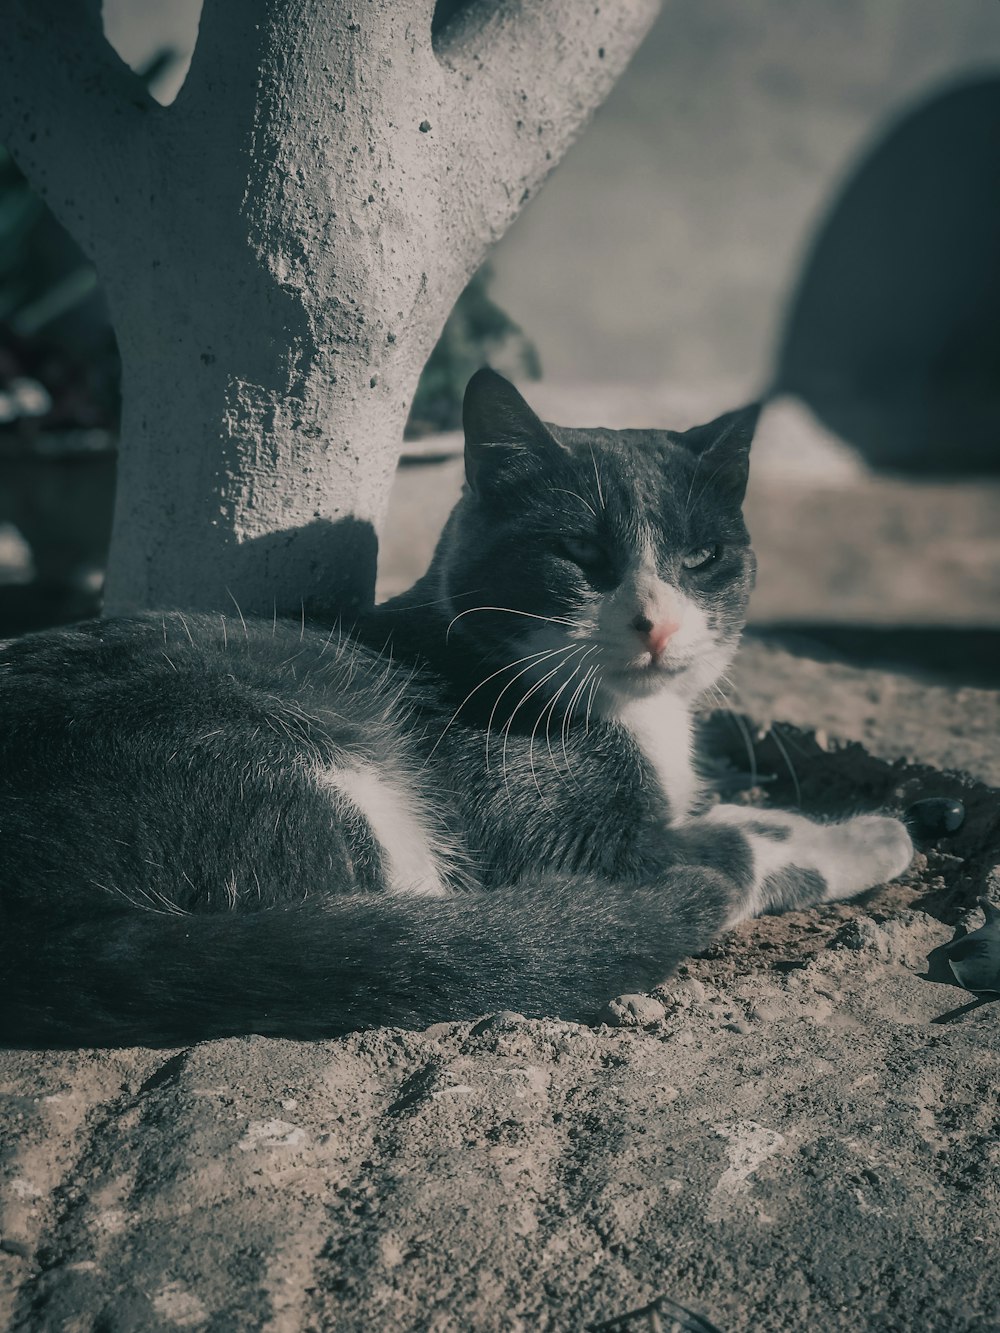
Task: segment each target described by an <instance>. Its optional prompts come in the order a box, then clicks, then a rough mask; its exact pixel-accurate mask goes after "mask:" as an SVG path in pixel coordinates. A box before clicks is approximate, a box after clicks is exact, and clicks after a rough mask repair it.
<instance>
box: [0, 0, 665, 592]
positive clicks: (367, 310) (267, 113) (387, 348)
mask: <svg viewBox="0 0 1000 1333" xmlns="http://www.w3.org/2000/svg"><path fill="white" fill-rule="evenodd" d="M658 7H659V0H588V2H587V3H584V0H466V3H461V2H460V0H450V3H446V0H438V4H437V6H435V4H434V0H205V4H204V9H203V13H202V18H201V26H200V30H199V35H198V43H197V47H196V50H195V54H194V59H193V62H192V65H191V70H190V73H189V75H188V77H187V80H186V82H185V84H184V86H183V88H182V90H181V92H180V95H179V96H178V98H177V100H176V101H175V102H174V103H173V104H172V105H171V106H169V107H161V106H160V105H159V104H158V103H156V102H155V101H154V100H153V99H152V98H151V97H150V96H149V95H148V94H147V92H146V91H145V88H144V87H143V85H142V83H141V81H140V80H139V79H138V78H137V77H136V76H135V75H133V74H132V73H131V71H130V70H129V69H128V68H127V67H126V66H125V65H124V64H123V63H122V62H121V61H120V60H119V59H118V58H117V56H116V55H115V53H114V52H113V50H112V49H111V47H110V46H109V45H108V43H107V42H106V40H105V38H104V36H103V31H102V26H101V14H100V8H101V6H100V0H8V4H7V6H6V9H5V13H4V26H3V41H2V43H0V140H2V141H3V142H4V143H5V144H6V145H7V147H8V148H9V149H10V151H11V152H12V153H13V155H14V156H15V158H16V159H17V161H18V162H19V164H20V166H21V168H22V170H24V172H25V173H26V174H27V176H28V177H29V179H30V180H31V181H32V182H33V183H34V184H35V185H36V187H37V188H38V189H39V190H40V191H41V192H42V193H43V194H44V196H45V198H46V200H47V201H48V203H49V205H50V206H51V208H52V209H53V210H54V212H55V214H56V216H57V217H58V218H59V219H60V221H61V222H62V223H63V224H64V225H65V226H66V227H67V229H68V230H69V231H70V232H71V233H72V234H73V235H74V236H75V237H76V239H77V240H78V241H79V242H80V243H81V245H82V246H83V247H84V249H85V250H86V251H87V252H88V253H89V254H90V256H91V258H92V259H93V261H94V262H95V264H96V266H97V269H98V272H99V275H100V277H101V279H102V281H103V283H104V286H105V290H106V293H107V296H108V300H109V304H110V308H111V312H112V317H113V319H114V322H115V327H116V332H117V336H118V340H119V346H120V351H121V357H122V366H123V423H122V453H121V461H120V466H119V479H118V493H117V500H116V515H115V526H114V535H113V540H112V550H111V559H110V568H109V574H108V585H107V597H106V609H108V610H111V611H116V612H117V611H122V610H129V609H135V608H142V607H153V606H156V607H169V606H191V607H202V608H224V607H229V608H231V606H232V602H231V600H230V599H231V598H235V599H236V600H237V601H238V603H239V604H240V606H241V607H242V608H244V609H252V610H255V611H260V612H266V613H267V614H270V612H271V610H272V607H276V608H277V610H278V612H279V613H280V612H287V613H292V614H296V615H297V614H298V613H299V610H300V607H302V606H303V605H304V606H305V607H306V608H307V609H313V610H318V609H320V608H329V607H331V606H333V605H351V604H354V605H359V604H363V603H365V602H366V601H367V600H369V599H370V597H371V595H372V590H373V586H374V564H375V552H376V549H377V542H376V538H375V533H376V531H377V528H378V525H379V522H380V520H381V518H382V515H383V513H384V507H385V503H386V499H387V494H388V489H389V485H390V482H391V477H392V472H393V468H394V465H395V462H396V459H397V456H398V451H399V445H400V441H401V439H402V430H403V425H404V422H405V419H406V415H407V411H408V408H409V405H410V402H411V400H412V397H413V393H414V390H415V387H416V384H417V380H418V377H419V374H420V370H421V367H422V366H423V364H424V362H425V360H426V358H427V356H428V354H429V353H430V351H431V348H432V347H433V345H434V342H435V340H436V339H437V337H438V335H439V334H440V332H441V329H442V327H443V325H444V322H445V320H446V318H447V315H448V313H449V311H450V309H451V307H452V305H453V304H454V302H455V300H456V299H457V297H458V295H459V293H460V292H461V290H462V288H463V287H464V285H465V283H466V282H467V280H468V279H469V277H470V276H471V274H472V273H473V272H474V271H475V270H476V268H477V267H478V266H479V264H480V263H481V261H482V260H483V258H484V256H485V254H486V252H487V250H488V248H489V246H490V245H491V244H492V243H493V242H494V241H496V240H497V239H498V238H499V237H500V236H501V235H502V233H503V232H504V230H505V229H506V228H507V227H508V225H509V224H510V223H511V222H512V221H513V219H514V217H515V216H516V215H517V213H518V211H519V210H520V209H521V207H522V206H523V205H524V204H525V202H526V201H527V200H528V199H529V198H530V197H531V196H532V194H533V193H534V192H535V190H536V189H537V188H538V186H539V185H540V184H541V182H542V180H543V179H544V178H545V176H546V175H547V174H548V172H549V171H550V170H551V168H552V167H553V166H554V165H555V163H556V161H557V160H558V159H559V158H560V156H561V155H562V154H563V152H564V151H565V150H566V148H567V147H568V146H569V144H570V143H571V141H572V140H573V138H574V136H575V134H576V133H577V132H578V130H579V129H580V128H581V126H582V125H583V124H584V122H585V121H586V119H587V117H588V115H589V113H590V112H591V111H592V110H593V109H594V107H595V106H597V105H598V103H600V101H601V100H602V99H603V98H604V96H605V95H606V94H607V92H608V91H609V90H610V88H611V86H612V84H613V83H614V81H615V79H616V77H617V76H618V75H619V74H620V73H621V71H622V70H623V68H624V67H625V65H626V63H627V61H628V60H629V58H630V56H631V55H632V53H633V51H634V50H635V49H636V47H637V46H638V44H639V42H640V41H641V40H642V38H643V36H644V35H645V33H646V31H647V29H648V28H649V26H650V24H651V22H652V20H653V19H654V17H655V15H656V12H657V9H658Z"/></svg>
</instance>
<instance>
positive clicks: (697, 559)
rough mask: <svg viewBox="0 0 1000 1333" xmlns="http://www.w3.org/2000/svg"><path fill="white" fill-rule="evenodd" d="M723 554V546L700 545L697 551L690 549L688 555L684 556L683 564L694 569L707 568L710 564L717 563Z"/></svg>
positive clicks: (686, 567) (689, 568) (682, 558)
mask: <svg viewBox="0 0 1000 1333" xmlns="http://www.w3.org/2000/svg"><path fill="white" fill-rule="evenodd" d="M721 554H722V547H721V546H699V548H698V549H697V550H696V551H688V553H687V555H685V556H682V557H681V564H682V565H683V566H684V568H685V569H688V570H692V571H697V570H699V569H707V568H708V567H709V565H714V564H715V562H716V560H718V558H719V556H720V555H721Z"/></svg>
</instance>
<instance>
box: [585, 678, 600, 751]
mask: <svg viewBox="0 0 1000 1333" xmlns="http://www.w3.org/2000/svg"><path fill="white" fill-rule="evenodd" d="M600 683H601V673H600V671H599V670H598V671H597V672H596V673H595V675H594V680H593V683H592V684H591V687H590V693H589V694H588V695H587V715H586V718H585V719H584V723H583V730H584V734H585V735H587V736H589V735H590V713H591V709H592V708H593V707H594V696H595V694H596V692H597V687H598V685H600Z"/></svg>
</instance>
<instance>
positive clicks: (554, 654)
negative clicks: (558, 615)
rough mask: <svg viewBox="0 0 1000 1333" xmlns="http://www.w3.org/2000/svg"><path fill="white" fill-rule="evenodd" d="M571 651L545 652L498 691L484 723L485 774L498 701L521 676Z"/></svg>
mask: <svg viewBox="0 0 1000 1333" xmlns="http://www.w3.org/2000/svg"><path fill="white" fill-rule="evenodd" d="M573 651H574V649H573V647H572V645H570V644H567V645H566V647H564V648H552V649H550V650H549V651H548V652H547V653H546V654H545V655H544V656H543V657H542V658H541V659H539V660H538V661H536V662H529V663H528V665H527V666H526V667H523V668H522V669H521V670H520V671H519V672H518V673H517V675H516V676H512V677H511V679H510V680H509V681H508V682H507V684H506V685H505V686H504V687H503V689H502V690H501V691H500V693H499V694H498V695H497V697H496V699H495V700H494V702H493V707H492V709H491V710H490V715H489V718H488V719H487V722H486V771H487V773H488V772H489V771H490V732H491V730H492V728H493V719H494V718H495V717H496V714H497V709H498V708H499V707H500V701H501V699H502V698H503V697H504V695H505V694H506V693H507V691H508V690H509V689H510V688H511V686H513V685H514V684H515V683H516V682H517V681H519V680H520V679H521V677H522V676H526V675H527V674H528V672H529V671H533V670H534V669H535V667H536V666H541V665H542V663H543V662H547V661H551V659H552V658H553V657H557V656H559V655H565V654H566V653H571V652H573ZM514 711H515V712H516V711H517V709H515V710H514Z"/></svg>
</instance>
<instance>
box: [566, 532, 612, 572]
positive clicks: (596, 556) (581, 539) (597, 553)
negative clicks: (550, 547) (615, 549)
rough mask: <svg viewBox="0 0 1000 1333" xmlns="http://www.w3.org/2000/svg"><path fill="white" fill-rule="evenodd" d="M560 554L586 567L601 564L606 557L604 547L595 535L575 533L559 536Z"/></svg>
mask: <svg viewBox="0 0 1000 1333" xmlns="http://www.w3.org/2000/svg"><path fill="white" fill-rule="evenodd" d="M559 551H560V554H562V555H564V556H566V557H567V558H568V559H570V560H572V561H573V563H574V564H577V565H581V566H583V567H584V568H590V567H593V566H594V565H599V564H601V562H602V561H603V560H604V559H605V558H606V552H605V550H604V547H603V546H602V545H601V543H600V542H599V541H598V540H597V539H596V538H595V537H586V536H583V535H575V536H572V537H560V538H559Z"/></svg>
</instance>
